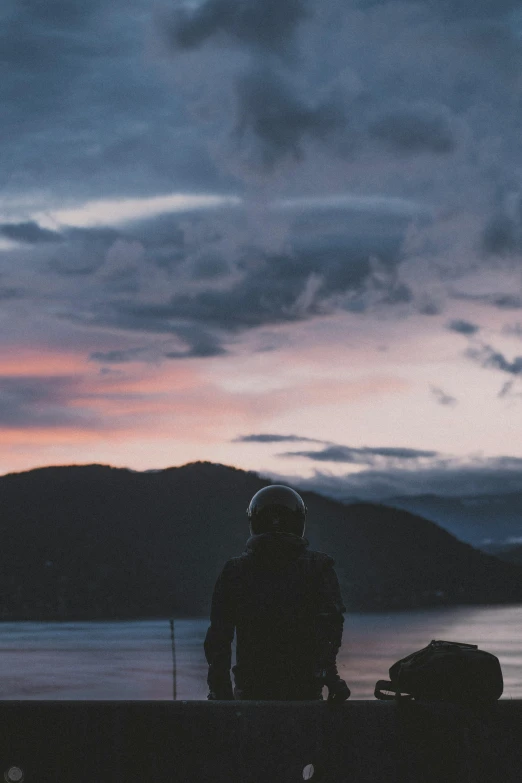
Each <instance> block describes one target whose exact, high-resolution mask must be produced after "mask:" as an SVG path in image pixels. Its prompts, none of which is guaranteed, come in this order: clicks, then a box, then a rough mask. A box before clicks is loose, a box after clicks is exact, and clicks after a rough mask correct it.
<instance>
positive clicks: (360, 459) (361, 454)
mask: <svg viewBox="0 0 522 783" xmlns="http://www.w3.org/2000/svg"><path fill="white" fill-rule="evenodd" d="M279 456H282V457H306V458H307V459H311V460H314V461H316V462H349V463H354V464H362V465H374V464H376V463H379V462H380V461H382V459H384V460H392V461H393V460H419V459H424V458H433V457H436V456H437V452H436V451H425V450H422V449H408V448H393V447H380V448H368V447H363V448H352V447H350V446H339V445H329V446H326V447H325V448H324V449H322V450H321V451H287V452H284V453H283V454H281V455H279Z"/></svg>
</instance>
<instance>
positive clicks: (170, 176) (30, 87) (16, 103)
mask: <svg viewBox="0 0 522 783" xmlns="http://www.w3.org/2000/svg"><path fill="white" fill-rule="evenodd" d="M144 11H145V13H144ZM146 25H147V9H146V7H144V6H143V5H142V3H141V2H139V0H129V3H123V2H121V1H120V0H115V1H114V2H111V3H110V4H106V3H102V2H100V1H99V0H93V2H83V0H71V1H70V2H65V1H64V2H61V1H60V2H58V1H57V0H49V2H48V3H43V2H40V0H31V1H30V2H29V1H28V2H18V0H6V1H5V3H3V5H2V25H1V26H0V50H1V51H2V62H3V64H4V68H5V74H4V75H3V78H2V80H1V82H0V100H1V103H2V128H1V130H0V140H1V141H2V144H1V145H0V164H1V167H2V172H3V175H4V178H5V181H6V182H9V189H10V192H14V193H22V194H23V193H26V192H32V191H34V189H35V188H34V183H35V181H37V182H38V183H39V184H38V189H39V190H40V189H41V188H42V187H44V188H46V189H48V191H49V192H51V193H52V197H53V198H59V197H60V196H61V197H62V198H64V197H65V198H67V199H70V198H71V196H72V197H73V198H78V196H80V197H82V196H84V197H99V194H100V193H103V194H104V195H105V197H107V196H109V195H120V194H128V193H129V191H130V192H134V193H136V194H139V195H145V194H147V193H149V192H150V191H151V190H152V191H153V192H154V191H156V192H158V191H171V190H172V189H173V185H174V189H180V188H187V187H188V188H200V189H201V187H202V185H203V183H205V185H206V186H208V185H210V186H211V187H212V186H214V187H220V185H221V186H226V185H227V182H228V187H230V180H229V179H227V178H226V177H224V176H222V175H221V174H220V173H219V172H218V171H217V169H216V167H215V165H214V164H213V163H212V162H211V160H210V158H209V156H208V154H207V152H206V147H205V144H204V142H203V140H202V138H201V136H200V134H199V131H198V129H189V128H188V127H187V121H186V115H185V114H184V111H183V106H182V102H181V101H180V99H179V97H178V96H177V95H176V94H175V92H174V91H173V90H172V89H171V87H170V85H169V84H168V81H167V80H162V79H161V77H160V76H159V74H158V70H157V69H156V68H155V67H154V65H153V64H152V63H151V62H150V61H147V60H146V59H145V58H144V54H143V49H144V40H145V36H146ZM71 183H74V187H73V188H72V187H71Z"/></svg>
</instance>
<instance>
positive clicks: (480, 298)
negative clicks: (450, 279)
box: [451, 291, 522, 310]
mask: <svg viewBox="0 0 522 783" xmlns="http://www.w3.org/2000/svg"><path fill="white" fill-rule="evenodd" d="M451 296H452V298H453V299H463V300H464V301H468V302H482V303H483V304H488V305H491V306H492V307H497V308H498V309H499V310H520V309H521V308H522V297H520V296H519V295H518V294H505V293H498V294H495V293H492V294H466V293H463V292H461V291H459V292H452V293H451Z"/></svg>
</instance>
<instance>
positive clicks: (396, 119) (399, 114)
mask: <svg viewBox="0 0 522 783" xmlns="http://www.w3.org/2000/svg"><path fill="white" fill-rule="evenodd" d="M369 131H370V134H371V135H373V136H375V138H377V139H380V140H381V141H383V142H385V143H386V144H388V145H389V146H390V147H391V148H392V149H393V150H396V151H397V152H402V153H412V152H413V153H418V152H431V153H434V154H436V155H441V154H447V153H450V152H453V150H454V149H455V146H456V138H455V133H454V130H453V128H452V125H451V122H450V118H449V116H448V112H447V111H444V110H443V109H437V108H434V107H430V106H419V107H415V106H411V107H407V108H404V109H402V110H400V109H397V110H394V111H392V112H390V113H388V114H385V115H383V116H382V117H380V118H379V119H378V120H376V121H375V122H373V123H372V124H371V125H370V128H369Z"/></svg>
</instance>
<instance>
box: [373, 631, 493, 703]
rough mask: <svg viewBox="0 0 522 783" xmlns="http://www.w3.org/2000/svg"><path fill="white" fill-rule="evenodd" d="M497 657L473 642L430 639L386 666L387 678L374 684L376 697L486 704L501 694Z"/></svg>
mask: <svg viewBox="0 0 522 783" xmlns="http://www.w3.org/2000/svg"><path fill="white" fill-rule="evenodd" d="M503 688H504V683H503V680H502V670H501V668H500V663H499V660H498V658H497V657H496V656H495V655H492V654H491V653H488V652H484V650H479V649H478V647H477V645H476V644H462V643H460V642H444V641H436V640H433V641H432V642H430V643H429V644H428V646H427V647H424V648H423V649H422V650H418V651H417V652H414V653H411V655H408V656H406V658H402V659H401V660H400V661H397V663H394V664H393V666H392V667H391V668H390V680H389V681H388V680H379V681H378V682H377V683H376V685H375V696H376V698H377V699H396V700H404V699H424V700H427V701H446V702H453V703H457V704H478V705H480V704H489V703H492V702H494V701H496V700H497V699H499V698H500V697H501V695H502V691H503Z"/></svg>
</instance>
